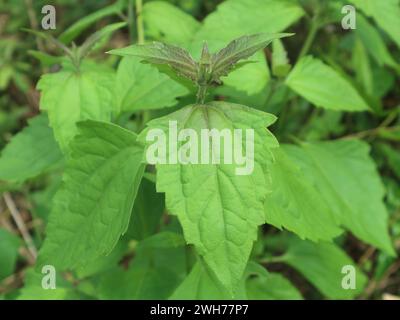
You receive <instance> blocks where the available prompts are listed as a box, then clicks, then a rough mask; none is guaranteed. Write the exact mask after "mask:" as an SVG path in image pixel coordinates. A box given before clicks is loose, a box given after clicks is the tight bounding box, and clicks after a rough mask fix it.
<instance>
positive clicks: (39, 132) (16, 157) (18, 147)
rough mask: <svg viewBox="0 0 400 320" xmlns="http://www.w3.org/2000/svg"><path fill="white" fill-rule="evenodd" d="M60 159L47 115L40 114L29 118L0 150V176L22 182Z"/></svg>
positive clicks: (3, 178) (60, 155) (7, 179)
mask: <svg viewBox="0 0 400 320" xmlns="http://www.w3.org/2000/svg"><path fill="white" fill-rule="evenodd" d="M62 159H63V155H62V153H61V151H60V149H59V147H58V145H57V142H56V141H55V140H54V136H53V131H52V130H51V128H50V127H49V124H48V119H47V115H46V114H41V115H38V116H36V117H34V118H32V119H30V120H29V121H28V126H27V127H25V128H24V129H23V130H22V131H21V132H19V133H18V134H16V135H15V136H14V137H13V138H12V140H11V141H10V143H9V144H7V146H6V147H5V148H4V150H3V151H2V154H1V157H0V179H1V180H6V181H13V182H24V181H25V180H27V179H29V178H33V177H36V176H38V175H40V174H41V173H43V172H46V171H47V170H49V169H51V168H53V167H55V166H56V165H57V164H60V163H61V162H62Z"/></svg>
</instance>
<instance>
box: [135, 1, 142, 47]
mask: <svg viewBox="0 0 400 320" xmlns="http://www.w3.org/2000/svg"><path fill="white" fill-rule="evenodd" d="M142 10H143V1H142V0H136V28H137V35H138V44H143V43H144V28H143V16H142Z"/></svg>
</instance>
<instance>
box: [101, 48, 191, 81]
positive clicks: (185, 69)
mask: <svg viewBox="0 0 400 320" xmlns="http://www.w3.org/2000/svg"><path fill="white" fill-rule="evenodd" d="M108 53H111V54H116V55H120V56H134V57H138V58H140V59H142V61H143V62H147V63H151V64H155V65H168V66H170V67H171V68H172V69H173V70H175V71H176V72H177V73H178V74H179V75H181V76H183V77H185V78H188V79H190V80H192V81H196V78H197V62H196V61H194V60H193V58H192V57H191V55H190V53H189V52H187V51H186V50H185V49H183V48H180V47H177V46H174V45H170V44H166V43H162V42H156V41H154V42H152V43H148V44H143V45H132V46H129V47H126V48H122V49H114V50H111V51H109V52H108Z"/></svg>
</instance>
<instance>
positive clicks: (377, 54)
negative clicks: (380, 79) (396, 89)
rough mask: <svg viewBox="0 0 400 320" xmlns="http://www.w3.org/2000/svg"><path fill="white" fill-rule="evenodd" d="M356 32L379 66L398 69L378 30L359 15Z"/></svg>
mask: <svg viewBox="0 0 400 320" xmlns="http://www.w3.org/2000/svg"><path fill="white" fill-rule="evenodd" d="M356 32H357V35H358V36H359V37H360V39H361V41H362V42H363V44H364V46H365V48H366V49H367V50H368V52H369V54H370V55H371V56H372V57H373V58H374V59H375V61H376V62H377V63H378V64H379V65H388V66H391V67H395V68H397V69H399V64H398V63H396V61H395V60H394V59H393V57H392V56H391V54H390V52H389V50H388V49H387V47H386V44H385V42H384V41H383V39H382V37H381V35H380V34H379V32H378V30H376V28H374V27H373V26H372V25H371V24H370V23H369V22H368V20H367V19H366V18H364V16H362V15H361V14H359V15H357V29H356Z"/></svg>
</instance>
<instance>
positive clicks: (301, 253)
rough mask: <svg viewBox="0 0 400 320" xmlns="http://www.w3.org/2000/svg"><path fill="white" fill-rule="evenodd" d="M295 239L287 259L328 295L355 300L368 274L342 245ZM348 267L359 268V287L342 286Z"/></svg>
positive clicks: (329, 296) (356, 278) (357, 270)
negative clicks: (365, 273)
mask: <svg viewBox="0 0 400 320" xmlns="http://www.w3.org/2000/svg"><path fill="white" fill-rule="evenodd" d="M292 240H294V241H291V242H290V245H289V249H288V251H287V252H286V253H285V255H284V256H283V262H285V263H287V264H289V265H290V266H291V267H293V268H294V269H296V270H297V271H299V272H300V273H302V274H303V275H304V276H305V277H306V278H307V280H308V281H310V282H311V283H312V284H313V285H314V286H315V287H316V288H317V289H318V290H319V291H320V292H321V293H322V294H323V295H324V296H326V297H328V298H330V299H352V298H355V297H356V296H357V295H359V294H360V293H361V292H362V291H363V289H364V286H365V285H366V284H367V280H368V279H367V277H366V276H365V275H364V273H363V272H362V271H361V270H360V269H358V267H357V265H356V264H355V263H354V262H353V261H352V260H351V258H349V257H348V256H347V255H346V253H345V252H343V251H342V250H341V249H340V248H339V247H337V246H336V245H334V244H330V243H325V242H320V243H312V242H309V241H304V240H303V241H300V240H298V239H292ZM345 266H352V267H354V269H355V284H356V287H355V289H344V288H343V287H342V280H343V278H344V277H345V276H346V274H347V273H342V268H343V267H345Z"/></svg>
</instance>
